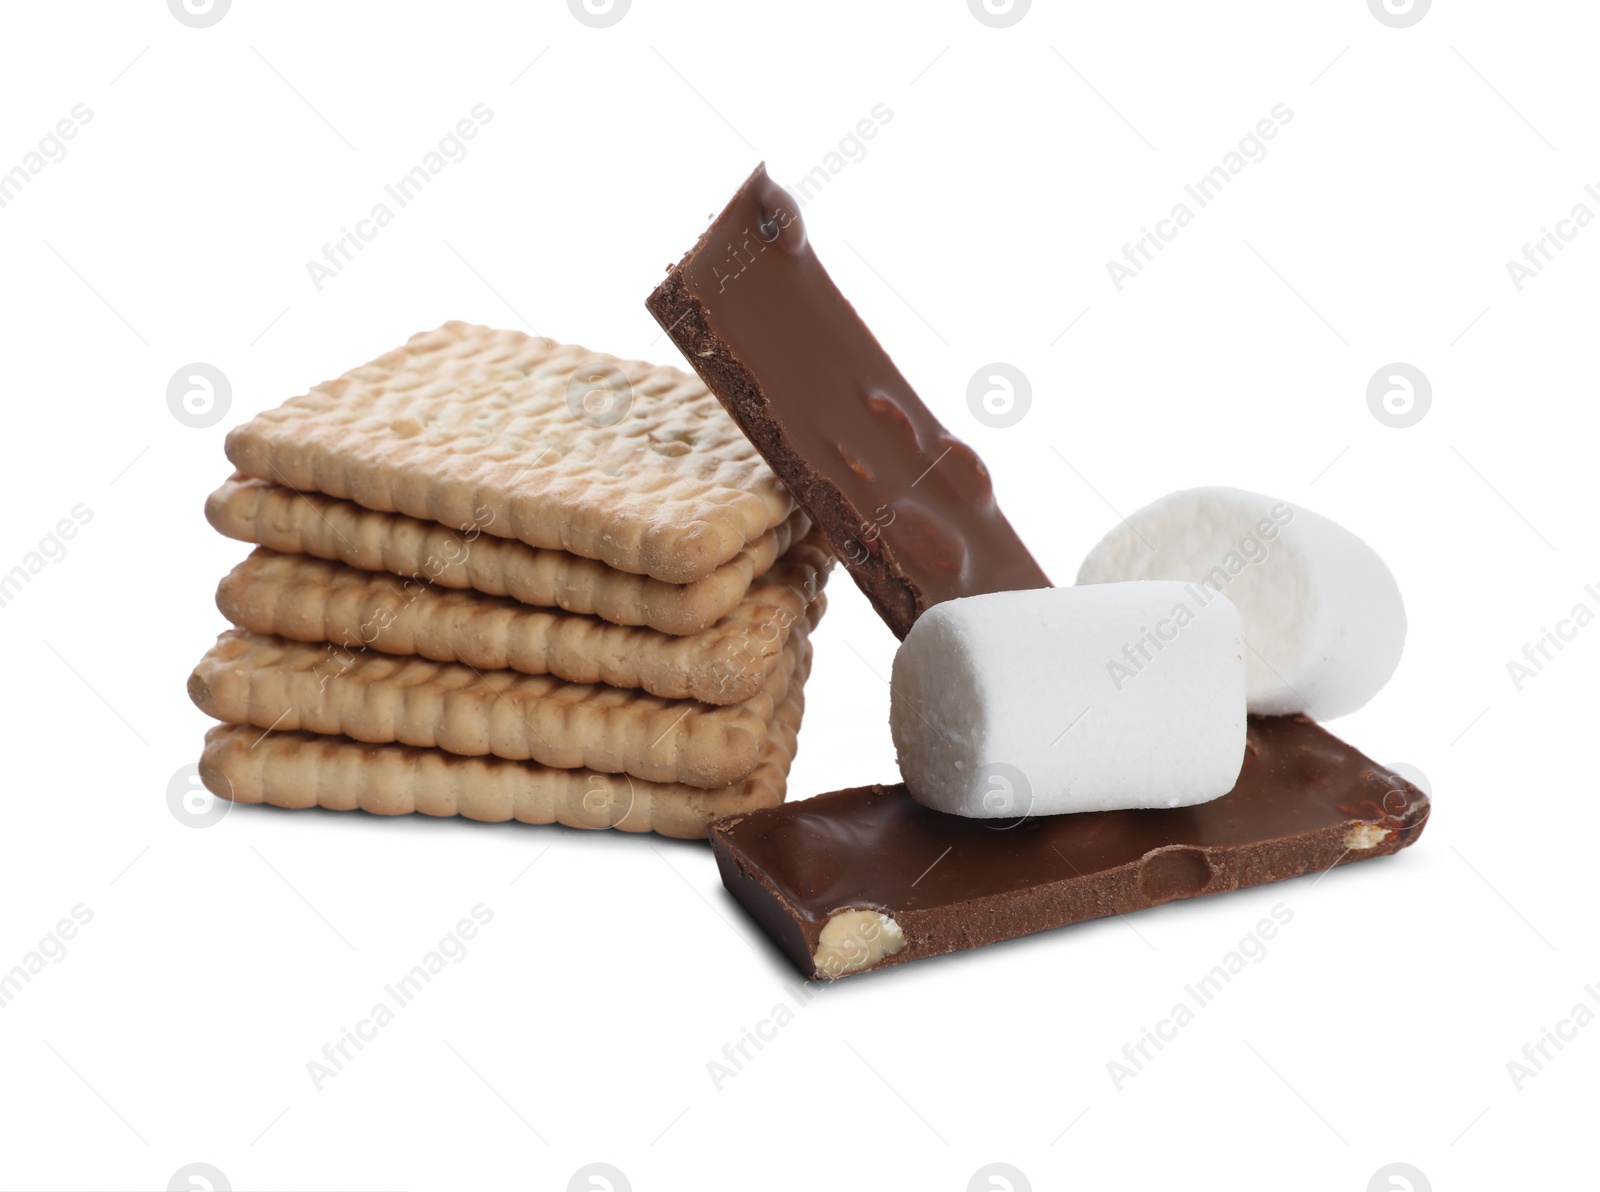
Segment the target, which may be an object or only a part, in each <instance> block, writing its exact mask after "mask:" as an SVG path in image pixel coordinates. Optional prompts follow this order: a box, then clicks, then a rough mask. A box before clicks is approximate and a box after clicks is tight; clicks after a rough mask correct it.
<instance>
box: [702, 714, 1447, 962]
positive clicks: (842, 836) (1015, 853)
mask: <svg viewBox="0 0 1600 1192" xmlns="http://www.w3.org/2000/svg"><path fill="white" fill-rule="evenodd" d="M1428 810H1429V801H1428V796H1427V795H1426V794H1424V793H1423V792H1422V791H1420V790H1418V789H1417V788H1416V787H1415V786H1413V785H1411V784H1410V783H1409V782H1407V781H1405V779H1403V778H1401V777H1400V776H1399V775H1397V774H1394V773H1392V772H1391V771H1389V770H1385V769H1383V768H1382V767H1380V766H1378V765H1376V764H1375V763H1374V762H1372V761H1371V760H1369V759H1368V758H1366V757H1363V756H1362V755H1361V754H1360V753H1358V752H1356V751H1355V750H1354V749H1352V748H1351V747H1350V746H1348V745H1346V744H1345V743H1344V742H1343V741H1340V740H1339V739H1338V738H1336V737H1334V736H1332V735H1330V734H1329V733H1327V732H1326V731H1324V730H1323V729H1321V728H1319V727H1317V725H1315V724H1313V723H1312V722H1311V721H1310V720H1308V719H1306V718H1305V717H1303V716H1282V717H1277V716H1274V717H1259V716H1252V717H1251V718H1250V728H1249V747H1248V749H1247V752H1246V755H1245V762H1244V769H1243V771H1242V772H1241V773H1240V775H1239V781H1238V784H1237V785H1236V786H1235V787H1234V788H1233V790H1232V791H1230V792H1229V793H1228V794H1226V795H1224V796H1223V797H1222V798H1220V799H1217V800H1214V801H1213V802H1210V803H1202V804H1200V805H1198V806H1195V807H1184V808H1179V809H1176V810H1159V811H1105V812H1089V813H1084V814H1079V815H1057V816H1043V817H1039V818H1027V819H1023V820H1021V821H1001V820H977V819H967V818H964V817H961V816H955V815H946V814H944V813H942V812H938V811H931V810H929V809H928V808H926V807H924V806H922V805H921V804H920V803H917V802H916V801H915V800H913V799H912V798H911V796H910V795H908V794H907V793H906V789H905V787H903V786H888V787H885V786H868V787H858V788H856V789H855V790H846V791H838V792H836V793H834V794H831V795H819V796H818V797H816V798H814V799H807V800H804V801H803V802H799V803H789V804H786V805H784V806H782V807H775V808H772V809H771V810H769V811H756V812H751V813H750V814H748V815H735V816H729V817H728V818H726V819H723V820H719V821H717V822H716V823H714V824H713V825H712V826H711V847H712V850H713V851H714V852H715V853H716V857H717V866H718V868H719V869H720V870H721V871H722V881H723V884H724V885H726V886H727V887H728V889H729V890H731V891H732V892H733V895H734V897H735V898H737V899H738V900H739V901H740V902H741V903H743V904H744V907H745V909H746V910H747V911H749V912H750V914H751V916H752V917H753V918H754V919H755V920H756V922H757V923H759V924H760V925H761V927H762V930H764V931H765V932H766V933H767V934H768V935H770V936H771V937H772V938H773V940H774V941H776V943H777V944H778V946H779V947H780V948H782V949H783V950H784V952H786V953H787V954H788V956H789V958H790V959H791V960H792V961H794V963H795V965H796V966H797V967H798V968H799V969H800V971H801V972H802V973H804V974H806V975H807V976H808V977H842V976H846V975H848V974H850V973H857V972H863V971H865V970H866V969H869V968H878V967H881V966H883V965H890V964H901V963H903V962H904V961H907V960H917V959H920V958H921V957H924V956H937V955H939V954H940V953H942V952H953V951H956V950H957V949H961V948H975V947H977V946H978V945H980V944H987V943H993V942H994V941H996V940H1003V939H1010V938H1012V937H1013V936H1019V935H1027V934H1029V933H1030V932H1035V931H1044V930H1046V929H1048V928H1051V927H1061V926H1063V925H1065V924H1068V923H1077V922H1080V921H1082V920H1085V919H1095V918H1099V917H1101V916H1104V915H1115V914H1123V913H1125V912H1127V911H1135V910H1140V909H1142V908H1144V907H1149V906H1156V905H1159V904H1160V903H1163V902H1169V901H1171V900H1172V899H1175V898H1194V897H1197V896H1199V895H1202V894H1216V893H1220V892H1222V891H1224V890H1236V889H1239V888H1240V887H1243V886H1259V885H1264V884H1266V883H1267V882H1275V881H1281V880H1283V879H1284V878H1290V877H1295V876H1298V875H1299V874H1302V873H1308V872H1311V871H1313V870H1322V869H1327V868H1329V867H1330V866H1333V865H1340V864H1344V863H1346V862H1349V861H1361V860H1365V859H1367V858H1368V857H1378V856H1383V855H1385V854H1387V853H1393V852H1398V851H1399V850H1400V849H1402V848H1404V847H1405V846H1406V845H1408V844H1410V843H1412V842H1413V841H1414V840H1416V839H1417V837H1418V836H1419V835H1421V832H1422V828H1423V825H1424V824H1425V823H1426V822H1427V819H1428Z"/></svg>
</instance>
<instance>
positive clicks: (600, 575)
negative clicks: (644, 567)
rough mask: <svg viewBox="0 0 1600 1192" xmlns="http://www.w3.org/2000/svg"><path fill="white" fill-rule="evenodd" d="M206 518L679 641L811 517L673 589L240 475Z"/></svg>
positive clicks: (719, 613) (726, 602)
mask: <svg viewBox="0 0 1600 1192" xmlns="http://www.w3.org/2000/svg"><path fill="white" fill-rule="evenodd" d="M206 519H207V520H208V521H210V523H211V524H212V526H213V527H215V528H216V530H217V532H218V533H220V534H225V535H226V536H228V537H229V538H236V539H238V540H240V541H241V542H253V543H257V544H259V545H261V546H267V547H271V548H272V549H273V550H277V551H285V552H300V553H303V554H308V555H315V556H316V557H317V558H319V559H336V560H338V561H339V562H342V563H348V564H350V565H351V566H352V567H359V568H361V569H363V570H366V571H388V572H391V573H393V574H395V575H402V576H406V577H408V578H413V579H427V580H432V581H433V582H434V583H436V584H439V585H441V586H443V587H446V588H458V589H463V588H471V589H473V590H475V591H478V592H483V593H486V594H487V595H490V596H509V597H511V598H512V599H514V600H520V601H522V602H523V603H524V604H535V605H541V606H544V607H547V608H562V609H565V610H566V611H567V612H573V613H583V614H586V615H592V616H597V617H600V618H601V619H603V620H606V621H610V622H612V623H613V624H616V625H644V626H648V627H649V628H651V629H656V630H659V631H661V632H662V633H672V634H680V635H683V634H690V633H699V632H701V631H702V630H705V629H709V628H710V627H711V626H712V625H715V624H716V623H717V622H718V621H720V620H722V618H723V617H725V616H727V615H728V614H729V613H731V612H732V611H733V610H734V609H736V608H738V606H739V603H740V602H741V601H742V600H743V599H744V597H745V593H746V592H748V591H749V589H750V584H751V583H752V582H753V581H754V580H755V578H756V576H758V575H761V574H763V573H764V572H766V571H767V569H768V568H770V567H771V566H772V564H773V563H774V562H775V561H776V560H777V559H778V557H779V556H780V555H782V554H783V553H784V552H785V551H786V550H788V549H789V547H790V545H792V544H793V543H794V542H796V541H798V540H799V539H801V538H803V537H804V536H805V535H806V533H807V532H808V531H809V530H810V527H811V523H810V521H809V520H808V519H807V518H806V515H805V514H803V513H799V512H796V513H795V514H793V515H791V516H790V517H789V519H788V520H787V521H784V522H782V523H780V524H779V525H777V526H776V527H774V528H773V529H771V530H769V531H767V532H766V533H765V534H762V535H760V536H758V537H756V538H754V539H752V540H751V542H750V544H749V545H748V546H746V547H745V548H744V549H743V550H741V551H740V552H739V553H738V554H736V555H735V556H734V557H733V558H732V559H731V560H729V561H728V562H726V563H724V564H723V565H722V566H720V567H718V568H717V569H716V570H715V571H713V572H712V573H711V574H710V575H708V576H706V577H705V578H704V579H700V580H696V581H695V582H693V583H688V584H669V583H663V582H662V581H661V580H658V579H652V578H650V577H649V576H644V575H630V574H626V573H624V572H620V571H615V570H613V569H611V568H610V567H607V566H606V565H605V564H604V563H600V562H597V561H596V560H594V559H585V558H580V557H579V556H577V555H574V554H569V553H568V552H566V551H559V550H541V549H537V548H535V547H531V546H528V545H526V544H525V543H522V542H518V541H515V540H513V539H509V538H493V537H490V536H489V535H487V534H483V533H480V532H477V531H475V530H471V529H468V530H464V531H457V530H452V529H450V528H449V527H447V526H442V525H439V524H437V523H435V522H427V521H419V520H418V519H416V518H414V517H407V516H406V515H405V514H400V513H374V512H372V511H371V510H367V509H363V508H362V507H361V506H360V505H357V504H356V503H355V502H353V501H343V500H339V499H337V498H335V497H327V496H323V495H322V494H320V493H301V492H295V491H293V490H290V489H287V488H283V487H282V486H280V485H276V484H269V483H268V482H266V481H264V480H256V479H252V478H247V477H242V476H234V477H233V478H231V479H230V480H228V481H227V482H226V483H225V484H223V486H222V487H221V488H219V489H217V491H216V492H214V493H212V494H211V495H210V496H209V497H207V498H206Z"/></svg>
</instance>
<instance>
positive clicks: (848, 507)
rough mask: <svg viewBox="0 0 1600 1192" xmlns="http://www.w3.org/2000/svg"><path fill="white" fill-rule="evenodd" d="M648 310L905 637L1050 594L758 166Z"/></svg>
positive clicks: (952, 443) (971, 465) (782, 194)
mask: <svg viewBox="0 0 1600 1192" xmlns="http://www.w3.org/2000/svg"><path fill="white" fill-rule="evenodd" d="M646 305H647V306H648V307H649V308H650V313H651V314H653V315H654V316H655V317H656V320H657V321H658V322H659V323H660V324H661V326H662V327H664V328H665V329H666V331H667V334H668V335H670V336H671V337H672V341H673V342H674V343H675V344H677V345H678V348H679V349H680V350H681V351H682V352H683V354H684V357H685V358H686V359H687V360H688V361H689V363H690V364H692V365H693V366H694V368H695V371H696V372H698V373H699V374H700V376H701V379H702V380H704V381H705V383H706V386H707V387H708V388H709V389H710V390H711V392H712V393H714V394H716V396H717V399H718V400H719V401H720V402H721V403H722V404H723V405H724V406H725V407H727V410H728V412H729V413H730V414H731V415H732V416H733V418H734V420H735V421H736V422H737V423H738V424H739V426H740V428H741V429H742V430H743V431H744V432H745V434H746V435H748V436H749V437H750V440H751V442H753V443H754V444H755V446H756V449H757V450H758V451H760V452H761V454H762V455H763V456H765V457H766V460H767V463H768V464H770V465H771V466H772V470H773V471H774V472H776V473H777V474H778V477H779V478H780V479H781V480H782V481H783V482H784V484H786V485H787V486H788V488H789V492H790V493H791V494H793V496H794V499H795V500H796V501H798V502H799V503H800V505H801V506H802V507H804V509H805V511H806V512H807V513H808V514H810V515H811V520H812V521H814V522H815V523H816V524H817V525H818V526H819V527H820V528H821V529H822V531H823V533H824V534H826V535H827V537H828V540H829V542H831V543H832V544H833V548H834V553H836V554H837V555H838V556H839V558H840V559H842V560H843V561H844V563H845V565H846V566H847V567H848V568H849V569H850V573H851V575H853V576H854V577H855V580H856V583H857V584H859V585H860V586H861V590H862V591H863V592H865V593H866V594H867V597H868V599H870V600H871V601H872V603H873V605H874V607H876V608H877V610H878V612H879V614H880V615H882V617H883V619H884V620H885V621H887V622H888V623H889V627H890V628H891V629H893V630H894V631H895V633H896V634H897V635H898V636H900V637H902V638H903V637H905V635H906V634H907V633H909V632H910V630H911V625H912V623H913V622H914V621H915V620H916V619H917V616H918V615H919V614H920V613H921V612H922V611H923V610H924V609H927V608H930V607H932V606H933V605H935V604H938V603H939V602H940V601H943V600H950V599H952V598H954V597H957V596H973V595H977V594H978V593H981V592H1005V591H1013V590H1016V589H1019V588H1047V587H1049V586H1050V581H1049V579H1048V578H1047V577H1046V576H1045V574H1044V572H1043V571H1041V570H1040V569H1039V565H1038V564H1037V563H1035V562H1034V560H1033V556H1032V555H1030V554H1029V553H1028V548H1027V547H1025V546H1023V545H1022V540H1021V539H1020V538H1018V537H1017V534H1016V531H1014V530H1013V529H1012V528H1011V523H1010V522H1008V521H1006V519H1005V515H1004V514H1002V513H1001V512H1000V508H999V506H998V505H996V504H995V499H994V491H993V489H992V487H991V485H990V481H989V473H988V470H987V469H986V468H985V467H984V466H983V461H982V460H980V459H979V458H978V457H977V455H976V454H975V453H974V452H973V450H972V448H970V447H968V446H967V445H966V444H965V443H963V442H961V441H960V440H958V439H956V438H955V437H954V436H953V435H951V434H950V432H949V431H947V430H945V428H944V427H943V426H941V425H940V424H939V420H938V419H937V418H935V417H934V416H933V414H931V413H930V412H929V410H928V408H927V407H926V406H925V405H923V404H922V400H921V399H920V398H918V397H917V395H916V393H915V392H914V391H913V390H912V388H911V386H910V385H909V384H908V383H907V382H906V379H905V378H904V377H903V376H901V375H900V370H899V369H897V368H895V366H894V362H893V361H891V360H890V359H889V357H888V355H887V354H886V353H885V352H884V350H883V348H882V347H880V346H879V344H878V341H877V340H876V339H874V338H873V336H872V332H870V331H868V330H867V328H866V326H865V324H863V323H862V321H861V319H860V318H859V317H858V316H857V315H856V312H855V310H854V308H852V307H851V305H850V304H849V303H848V302H846V301H845V299H844V296H843V295H842V294H840V293H839V290H838V288H837V287H836V286H835V285H834V284H833V280H832V279H831V278H830V277H829V276H828V274H827V271H826V270H824V269H823V267H822V264H821V262H819V261H818V260H817V255H816V253H815V252H813V251H812V249H811V245H810V243H809V242H808V241H807V239H806V229H805V224H804V223H803V222H802V220H801V218H800V207H799V204H798V203H796V202H795V201H794V199H793V197H791V196H790V195H789V194H788V192H786V191H785V190H784V189H783V188H782V187H780V186H779V185H777V183H775V182H773V181H772V180H771V179H770V178H768V177H767V172H766V168H765V166H757V167H756V171H755V173H753V174H751V175H750V177H749V179H747V180H746V182H745V184H744V185H743V186H741V187H740V188H739V192H738V193H737V194H735V195H734V196H733V199H732V201H731V202H730V203H729V204H728V206H727V208H726V209H725V210H724V211H723V212H722V214H721V215H719V216H718V217H717V218H716V220H715V221H714V222H713V223H712V225H711V227H710V228H709V229H708V230H707V231H706V233H705V235H703V236H701V237H700V241H699V243H697V244H696V245H695V246H694V248H692V249H690V250H689V252H688V254H687V255H685V256H684V258H683V260H682V261H680V262H679V263H678V264H677V265H675V266H674V267H672V268H671V269H670V270H669V271H668V273H667V279H666V280H665V281H664V282H662V283H661V285H660V286H659V287H657V289H656V291H655V292H654V293H653V294H651V295H650V298H649V300H648V301H647V302H646Z"/></svg>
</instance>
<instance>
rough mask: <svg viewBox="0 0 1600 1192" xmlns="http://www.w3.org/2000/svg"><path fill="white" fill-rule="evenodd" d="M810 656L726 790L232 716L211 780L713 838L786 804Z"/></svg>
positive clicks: (283, 798)
mask: <svg viewBox="0 0 1600 1192" xmlns="http://www.w3.org/2000/svg"><path fill="white" fill-rule="evenodd" d="M810 662H811V650H810V647H809V646H808V647H806V649H805V650H804V651H803V652H802V654H801V657H800V661H799V666H798V669H797V671H796V673H795V675H794V678H793V681H791V682H790V684H789V693H788V695H787V696H786V697H785V698H784V701H783V704H782V705H781V706H780V707H779V708H778V711H777V715H776V716H775V717H774V719H773V723H772V727H771V729H770V731H769V732H768V733H767V740H766V744H765V745H764V746H763V747H762V751H761V760H760V762H759V763H758V764H757V765H756V768H755V769H754V770H752V771H751V772H750V773H749V774H748V775H746V776H745V777H744V778H743V779H741V780H740V781H739V782H737V783H734V784H733V785H731V786H726V787H723V788H722V789H720V790H700V789H698V788H696V787H689V786H683V785H681V784H676V783H660V782H648V781H646V780H645V779H643V778H631V777H629V776H628V775H626V774H600V773H595V772H593V771H587V770H555V769H551V768H550V767H548V766H540V765H535V764H531V763H528V762H508V761H503V760H501V759H500V758H494V757H488V758H478V757H458V756H457V755H456V754H453V753H446V752H444V750H442V749H418V748H415V747H413V746H410V745H364V744H362V743H361V742H359V741H352V740H350V739H349V738H348V737H325V736H318V735H316V734H314V733H302V732H293V733H272V734H269V735H268V736H266V737H265V738H263V737H262V736H261V734H260V733H259V731H258V730H256V729H254V728H241V727H239V726H237V725H228V724H219V725H217V726H215V727H214V728H212V729H211V730H210V731H209V732H208V733H206V744H205V751H204V752H203V753H202V754H201V756H200V778H201V781H203V782H204V783H205V784H206V786H207V788H208V789H210V790H211V792H212V793H213V794H215V795H216V796H217V797H218V798H222V799H228V800H230V801H232V802H235V803H267V804H270V805H272V806H274V807H326V808H330V809H333V810H337V811H353V810H357V809H359V810H362V811H367V812H371V813H373V814H375V815H407V814H411V813H417V814H421V815H436V816H453V815H459V816H464V817H466V818H467V819H474V820H484V821H488V822H492V823H499V822H502V821H505V820H516V821H518V822H520V823H524V824H550V823H560V824H565V825H567V826H568V827H570V828H607V827H614V828H620V829H621V830H622V831H624V832H659V833H661V834H662V835H663V836H676V837H680V838H683V839H703V838H704V837H705V835H706V832H707V828H708V827H709V825H710V824H711V822H712V821H713V820H718V819H721V818H722V817H723V816H725V815H737V814H740V813H743V812H746V811H757V810H760V809H761V808H764V807H776V806H777V805H778V804H780V803H782V802H783V798H784V792H785V786H786V784H787V781H788V776H789V767H790V765H791V764H792V763H793V761H794V754H795V744H796V739H797V736H798V734H799V731H800V719H801V715H802V713H803V712H804V710H805V695H804V682H805V678H806V673H807V671H808V670H809V668H810Z"/></svg>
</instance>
